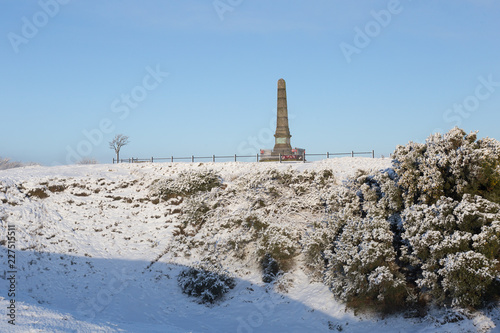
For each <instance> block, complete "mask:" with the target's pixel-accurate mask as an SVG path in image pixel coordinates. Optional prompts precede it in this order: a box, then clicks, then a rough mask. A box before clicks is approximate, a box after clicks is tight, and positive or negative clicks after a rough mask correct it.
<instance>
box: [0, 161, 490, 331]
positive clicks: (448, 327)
mask: <svg viewBox="0 0 500 333" xmlns="http://www.w3.org/2000/svg"><path fill="white" fill-rule="evenodd" d="M390 166H391V161H390V160H389V159H371V158H338V159H330V160H324V161H318V162H314V163H305V164H304V163H298V164H275V163H175V164H170V163H161V164H157V163H154V164H151V163H143V164H119V165H79V166H61V167H39V166H34V167H25V168H18V169H11V170H5V171H0V202H1V208H0V218H1V225H0V227H1V230H2V238H1V239H2V243H1V244H2V245H3V246H2V251H1V256H2V258H1V262H2V265H3V266H2V268H0V274H1V275H2V276H1V279H0V298H1V300H0V306H1V307H2V309H4V310H3V311H6V309H7V307H8V306H9V304H11V303H10V302H11V300H12V299H15V324H16V325H15V326H12V325H11V324H9V323H8V320H11V319H10V318H9V317H8V316H5V315H4V316H2V317H3V318H2V319H1V320H0V331H2V332H8V331H9V332H10V331H13V332H14V331H19V332H68V331H78V332H337V331H344V332H366V331H372V332H434V331H450V332H451V331H454V332H470V331H478V332H493V331H495V330H499V327H500V311H499V310H498V309H489V310H484V311H478V312H468V311H465V310H433V311H430V312H429V313H428V314H427V315H426V316H425V317H423V318H404V316H403V315H397V316H388V317H385V318H381V317H380V316H378V315H369V314H354V312H353V311H351V310H349V309H347V308H346V307H345V305H343V304H342V303H339V302H338V301H336V300H335V299H334V298H333V296H332V293H331V292H330V291H329V290H328V288H327V287H326V286H325V285H324V284H323V283H321V281H319V280H318V278H317V277H315V276H314V274H313V273H312V272H311V271H310V270H308V265H307V262H306V259H305V257H304V255H303V254H302V253H301V252H300V244H302V240H303V237H304V235H305V234H307V232H308V230H309V228H310V226H311V224H312V223H313V222H317V221H320V220H321V219H322V218H323V214H324V213H323V211H322V208H321V205H320V204H319V203H320V199H321V195H322V191H328V188H329V187H331V186H338V185H340V184H341V183H342V181H343V180H345V179H346V178H347V177H348V176H352V175H354V174H355V173H356V171H357V170H359V169H363V170H379V169H385V168H388V167H390ZM208 172H212V173H213V174H215V175H217V177H220V178H221V182H222V185H221V186H218V187H217V188H213V189H210V190H208V191H205V192H203V191H202V192H201V193H198V194H197V195H185V196H184V195H178V194H176V193H170V194H169V193H167V194H165V193H164V192H161V190H162V189H163V188H164V186H165V184H166V182H176V181H177V183H175V184H176V185H175V184H174V185H175V186H178V188H179V191H185V192H186V193H187V192H189V191H192V190H190V189H186V187H183V186H185V184H184V183H182V180H183V179H187V180H186V182H188V181H192V182H195V181H196V180H193V179H191V178H189V177H191V175H197V174H198V175H199V174H203V173H208ZM273 175H274V176H273ZM276 175H277V176H276ZM183 177H184V178H183ZM193 177H194V176H193ZM286 177H290V179H293V181H288V180H286V179H285V180H283V179H284V178H286ZM276 179H281V180H282V181H281V182H278V183H279V184H277V185H276V186H274V185H273V184H274V183H273V182H275V181H276ZM307 179H309V180H311V179H312V180H311V181H309V182H308V181H306V180H307ZM264 183H265V184H267V185H266V186H267V187H266V192H265V193H263V191H262V190H261V185H262V184H264ZM311 184H314V185H311ZM319 184H322V185H319ZM311 186H314V187H311ZM305 187H307V188H305ZM270 189H271V190H270ZM259 223H260V224H265V226H266V230H268V234H266V235H264V236H263V232H262V230H261V229H262V228H260V229H259ZM11 231H14V234H15V242H11V243H9V242H7V241H6V240H7V236H6V235H7V234H8V232H11ZM9 235H10V234H9ZM283 235H285V236H283ZM266 237H275V238H274V239H273V240H272V241H269V240H266ZM10 244H14V245H15V253H14V255H15V266H13V267H9V266H8V259H9V258H8V252H7V247H8V246H9V245H10ZM275 244H280V248H279V249H274V248H273V247H272V246H274V245H275ZM273 250H274V251H276V252H278V254H277V255H278V256H282V258H283V262H284V263H289V267H287V268H286V269H285V270H284V271H285V272H284V273H283V274H281V275H279V277H278V278H277V280H276V281H274V282H272V283H264V282H263V280H262V272H261V268H260V262H259V260H257V258H258V257H259V256H261V254H262V253H264V252H266V251H273ZM287 251H288V252H287ZM10 254H11V255H12V254H13V253H12V252H11V253H10ZM210 260H212V261H217V262H218V263H220V264H221V265H222V266H223V267H224V269H226V270H227V271H228V272H229V273H231V274H232V276H234V278H235V282H236V285H235V287H234V289H232V290H230V291H229V292H228V293H227V294H225V296H224V297H223V299H222V300H221V301H219V302H217V303H215V304H214V305H204V304H199V303H198V302H197V299H195V298H193V297H189V296H187V295H185V294H183V293H182V290H181V289H180V287H179V285H178V282H177V276H178V275H179V273H180V272H181V271H183V270H184V269H185V268H186V267H189V266H193V265H195V264H196V263H197V262H206V261H210ZM9 271H12V272H15V273H9ZM12 274H13V275H14V276H15V288H14V289H15V296H11V295H9V289H10V288H11V286H10V285H11V283H10V282H11V281H9V278H10V277H11V276H12ZM8 311H10V310H8Z"/></svg>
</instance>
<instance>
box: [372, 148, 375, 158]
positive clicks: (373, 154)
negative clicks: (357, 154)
mask: <svg viewBox="0 0 500 333" xmlns="http://www.w3.org/2000/svg"><path fill="white" fill-rule="evenodd" d="M372 158H375V150H372Z"/></svg>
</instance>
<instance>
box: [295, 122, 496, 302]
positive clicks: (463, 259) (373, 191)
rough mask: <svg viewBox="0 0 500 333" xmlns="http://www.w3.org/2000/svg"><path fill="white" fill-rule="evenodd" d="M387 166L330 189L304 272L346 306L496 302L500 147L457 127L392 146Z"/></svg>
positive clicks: (310, 241) (308, 245)
mask: <svg viewBox="0 0 500 333" xmlns="http://www.w3.org/2000/svg"><path fill="white" fill-rule="evenodd" d="M393 165H394V169H389V170H385V171H380V172H375V173H372V174H367V173H366V172H359V173H358V174H357V175H356V176H355V177H353V178H352V179H350V180H348V181H347V182H345V183H344V184H343V185H342V186H341V187H338V188H332V189H331V190H330V193H329V195H326V197H325V198H324V202H325V206H326V210H327V215H328V217H327V218H326V219H325V220H324V221H322V222H316V223H314V224H313V229H312V231H311V232H310V233H309V237H308V239H307V240H306V244H305V252H306V255H307V258H308V259H309V262H310V267H312V268H313V269H316V270H320V269H325V268H326V270H325V271H324V275H323V279H324V281H325V282H326V283H327V284H328V285H329V286H330V287H331V289H332V291H333V293H334V294H335V295H336V296H337V297H339V298H340V299H342V300H344V301H347V302H350V303H351V304H357V303H363V302H366V301H369V302H377V303H379V304H381V305H394V304H404V303H406V304H413V303H414V302H415V301H417V299H419V298H418V296H420V299H428V298H427V297H422V296H425V295H428V296H431V297H432V299H433V300H434V301H435V302H436V303H437V304H445V303H451V304H453V305H459V306H472V307H474V306H479V305H481V304H482V302H483V301H484V299H485V298H486V295H487V294H489V295H488V296H489V297H491V296H492V293H495V292H496V293H498V290H499V288H498V285H499V284H500V265H499V260H500V227H499V226H500V205H499V200H500V143H499V142H498V141H496V140H493V139H482V140H477V137H476V134H475V133H471V134H468V135H466V134H465V132H464V131H463V130H461V129H458V128H455V129H452V130H451V131H450V132H449V133H446V134H445V135H443V136H441V135H439V134H436V135H432V136H431V137H429V139H427V141H426V143H425V144H418V143H409V144H408V145H406V146H398V147H397V148H396V151H395V153H394V161H393ZM493 296H494V295H493ZM498 296H499V295H497V297H498Z"/></svg>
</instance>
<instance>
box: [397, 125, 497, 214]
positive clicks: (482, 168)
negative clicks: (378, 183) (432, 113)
mask: <svg viewBox="0 0 500 333" xmlns="http://www.w3.org/2000/svg"><path fill="white" fill-rule="evenodd" d="M393 157H394V166H395V169H396V172H397V173H398V176H399V180H398V184H399V185H400V186H401V188H402V189H403V190H404V193H403V197H404V200H405V203H406V205H407V206H410V205H412V204H421V203H423V204H430V205H432V204H433V203H436V202H437V201H438V200H439V199H440V198H441V197H442V196H445V197H449V198H452V199H454V200H460V199H461V198H462V196H463V195H464V194H465V193H468V194H473V195H474V194H477V195H480V196H482V197H483V198H485V199H488V200H490V201H494V202H497V203H500V142H498V141H497V140H495V139H489V138H485V139H480V140H478V139H477V134H476V133H470V134H466V133H465V132H464V131H463V130H462V129H459V128H457V127H455V128H454V129H452V130H450V132H448V133H446V134H444V135H440V134H434V135H431V136H430V137H429V138H428V139H427V140H426V143H424V144H421V143H413V142H410V143H409V144H407V145H406V146H398V147H397V148H396V150H395V152H394V155H393Z"/></svg>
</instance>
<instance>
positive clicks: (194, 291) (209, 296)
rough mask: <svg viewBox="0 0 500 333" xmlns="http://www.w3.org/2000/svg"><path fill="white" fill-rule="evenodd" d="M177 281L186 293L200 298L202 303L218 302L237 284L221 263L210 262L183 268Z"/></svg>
mask: <svg viewBox="0 0 500 333" xmlns="http://www.w3.org/2000/svg"><path fill="white" fill-rule="evenodd" d="M177 281H178V283H179V286H180V287H181V289H182V291H183V292H184V293H185V294H188V295H189V296H194V297H197V298H199V300H200V302H201V303H214V302H216V301H217V300H219V299H221V298H222V296H224V294H225V293H227V292H228V291H229V290H230V289H233V288H234V287H235V285H236V284H235V281H234V278H233V277H231V276H230V274H229V273H228V272H227V271H225V270H224V269H223V268H222V266H221V265H220V264H212V263H208V262H207V263H201V264H198V265H197V266H196V267H190V268H187V269H185V270H183V271H182V272H181V273H180V274H179V276H178V278H177Z"/></svg>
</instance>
